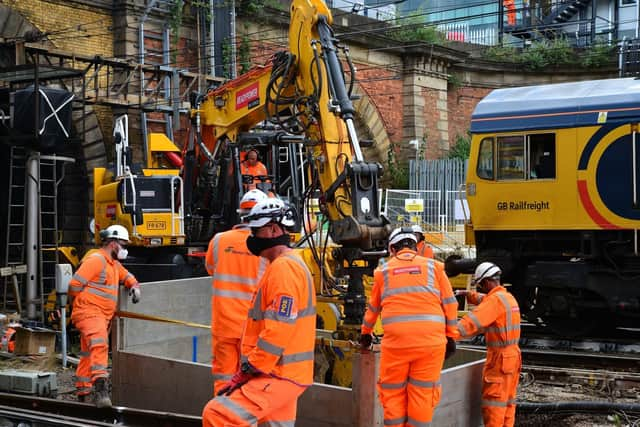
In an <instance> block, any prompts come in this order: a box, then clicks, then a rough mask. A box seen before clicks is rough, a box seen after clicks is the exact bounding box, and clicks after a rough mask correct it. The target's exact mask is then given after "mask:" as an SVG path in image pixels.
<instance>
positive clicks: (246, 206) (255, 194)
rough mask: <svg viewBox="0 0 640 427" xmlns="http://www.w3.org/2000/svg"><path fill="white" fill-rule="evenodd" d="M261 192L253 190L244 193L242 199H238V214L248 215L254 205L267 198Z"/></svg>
mask: <svg viewBox="0 0 640 427" xmlns="http://www.w3.org/2000/svg"><path fill="white" fill-rule="evenodd" d="M268 197H269V196H267V195H266V194H265V193H264V192H263V191H260V190H258V189H257V188H254V189H253V190H249V191H247V192H246V193H244V196H242V199H240V209H238V210H237V212H238V213H239V214H248V213H249V211H251V208H252V207H254V206H255V205H256V203H258V202H259V201H260V200H264V199H266V198H268Z"/></svg>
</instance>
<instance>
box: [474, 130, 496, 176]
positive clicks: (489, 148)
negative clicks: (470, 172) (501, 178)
mask: <svg viewBox="0 0 640 427" xmlns="http://www.w3.org/2000/svg"><path fill="white" fill-rule="evenodd" d="M476 171H477V173H478V177H479V178H483V179H493V138H485V139H483V140H482V141H481V142H480V152H479V153H478V167H477V169H476Z"/></svg>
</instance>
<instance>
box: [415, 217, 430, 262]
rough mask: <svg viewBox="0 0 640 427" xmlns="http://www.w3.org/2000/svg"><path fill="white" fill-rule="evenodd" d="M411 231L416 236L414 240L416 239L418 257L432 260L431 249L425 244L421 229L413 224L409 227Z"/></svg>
mask: <svg viewBox="0 0 640 427" xmlns="http://www.w3.org/2000/svg"><path fill="white" fill-rule="evenodd" d="M411 229H412V230H413V232H414V234H415V235H416V239H418V244H417V245H416V250H417V252H418V255H420V256H423V257H425V258H433V248H431V246H430V245H429V244H428V243H427V242H426V240H425V237H424V230H422V227H421V226H420V225H419V224H414V225H412V226H411Z"/></svg>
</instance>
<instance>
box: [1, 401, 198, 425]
mask: <svg viewBox="0 0 640 427" xmlns="http://www.w3.org/2000/svg"><path fill="white" fill-rule="evenodd" d="M21 423H22V424H21ZM0 425H2V426H3V427H5V426H7V427H18V426H33V427H35V426H37V427H50V426H51V427H54V426H72V427H73V426H89V427H93V426H113V425H118V426H127V427H200V426H201V425H202V420H201V419H200V417H195V416H189V415H183V414H173V413H167V412H157V411H147V410H141V409H133V408H125V407H113V408H103V409H98V408H96V407H95V406H93V405H89V404H85V403H79V402H72V401H66V400H56V399H48V398H42V397H35V396H22V395H15V394H9V393H0Z"/></svg>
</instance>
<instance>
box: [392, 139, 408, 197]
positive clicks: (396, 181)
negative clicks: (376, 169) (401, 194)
mask: <svg viewBox="0 0 640 427" xmlns="http://www.w3.org/2000/svg"><path fill="white" fill-rule="evenodd" d="M387 170H388V171H389V175H390V176H391V188H397V189H408V188H409V166H408V165H401V164H400V163H399V161H398V159H397V158H396V153H395V151H394V146H393V144H392V145H391V146H390V147H389V151H387Z"/></svg>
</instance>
